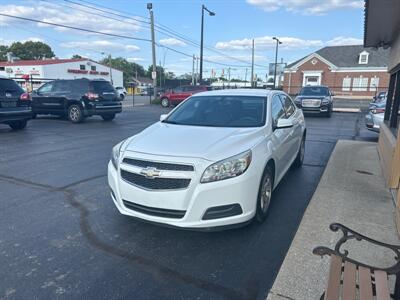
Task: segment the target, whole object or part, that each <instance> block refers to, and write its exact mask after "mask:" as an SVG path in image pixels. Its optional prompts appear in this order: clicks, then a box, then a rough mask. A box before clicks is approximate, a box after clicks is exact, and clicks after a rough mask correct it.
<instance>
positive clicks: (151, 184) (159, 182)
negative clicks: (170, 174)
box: [121, 170, 190, 190]
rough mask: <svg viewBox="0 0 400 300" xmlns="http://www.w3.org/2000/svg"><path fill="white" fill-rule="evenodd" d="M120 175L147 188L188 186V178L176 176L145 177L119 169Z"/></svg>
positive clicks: (163, 188)
mask: <svg viewBox="0 0 400 300" xmlns="http://www.w3.org/2000/svg"><path fill="white" fill-rule="evenodd" d="M121 177H122V178H123V179H124V180H126V181H128V182H130V183H132V184H133V185H136V186H138V187H142V188H144V189H148V190H178V189H184V188H187V187H188V186H189V183H190V179H180V178H179V179H178V178H161V177H158V178H146V177H145V176H143V175H139V174H135V173H131V172H127V171H125V170H121Z"/></svg>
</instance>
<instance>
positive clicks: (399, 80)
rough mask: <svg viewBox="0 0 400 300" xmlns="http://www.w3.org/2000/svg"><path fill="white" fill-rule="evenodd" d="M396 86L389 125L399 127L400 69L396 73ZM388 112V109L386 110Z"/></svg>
mask: <svg viewBox="0 0 400 300" xmlns="http://www.w3.org/2000/svg"><path fill="white" fill-rule="evenodd" d="M396 74H397V75H396V86H395V91H394V95H393V96H394V97H393V104H392V109H391V112H390V118H389V126H390V127H393V128H397V120H398V114H399V107H400V71H397V73H396ZM385 112H386V111H385Z"/></svg>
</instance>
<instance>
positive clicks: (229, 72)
mask: <svg viewBox="0 0 400 300" xmlns="http://www.w3.org/2000/svg"><path fill="white" fill-rule="evenodd" d="M228 81H229V85H231V67H229V68H228Z"/></svg>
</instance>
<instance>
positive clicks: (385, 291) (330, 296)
mask: <svg viewBox="0 0 400 300" xmlns="http://www.w3.org/2000/svg"><path fill="white" fill-rule="evenodd" d="M329 227H330V229H331V230H332V231H335V232H337V231H339V230H341V231H342V233H343V236H342V237H341V238H340V239H339V240H338V242H337V243H336V245H335V249H330V248H327V247H323V246H320V247H317V248H315V249H314V250H313V253H314V254H316V255H320V256H321V257H322V256H323V255H329V256H330V257H331V261H330V270H329V276H328V282H327V285H326V289H325V292H324V293H323V294H322V296H321V298H320V299H321V300H322V299H325V300H338V299H344V300H353V299H354V300H355V299H360V300H372V299H377V300H389V299H396V300H399V299H400V276H397V275H398V274H399V272H400V246H395V245H389V244H385V243H381V242H379V241H376V240H373V239H371V238H369V237H366V236H364V235H362V234H359V233H358V232H355V231H354V230H351V229H350V228H347V227H346V226H344V225H342V224H339V223H333V224H331V225H330V226H329ZM348 240H357V241H361V240H364V241H367V242H370V243H372V244H375V245H378V246H382V247H384V248H387V249H390V250H392V251H393V252H394V254H395V256H394V259H395V260H396V264H395V265H393V266H391V267H389V268H379V267H374V266H369V265H366V264H363V263H361V262H359V261H356V260H354V259H351V258H350V257H349V252H348V251H347V250H341V247H342V245H343V244H345V243H346V242H347V241H348ZM357 273H358V274H357ZM390 275H393V276H396V282H395V288H394V292H393V293H392V294H391V293H390V291H389V284H388V276H390Z"/></svg>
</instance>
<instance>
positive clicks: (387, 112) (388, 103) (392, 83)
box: [385, 73, 397, 121]
mask: <svg viewBox="0 0 400 300" xmlns="http://www.w3.org/2000/svg"><path fill="white" fill-rule="evenodd" d="M396 74H397V73H394V74H391V75H390V81H389V89H388V93H387V97H386V108H385V121H389V118H390V112H391V109H392V104H393V95H394V88H395V83H396Z"/></svg>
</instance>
